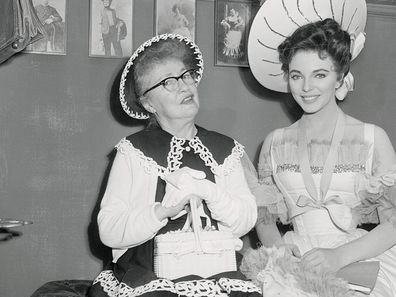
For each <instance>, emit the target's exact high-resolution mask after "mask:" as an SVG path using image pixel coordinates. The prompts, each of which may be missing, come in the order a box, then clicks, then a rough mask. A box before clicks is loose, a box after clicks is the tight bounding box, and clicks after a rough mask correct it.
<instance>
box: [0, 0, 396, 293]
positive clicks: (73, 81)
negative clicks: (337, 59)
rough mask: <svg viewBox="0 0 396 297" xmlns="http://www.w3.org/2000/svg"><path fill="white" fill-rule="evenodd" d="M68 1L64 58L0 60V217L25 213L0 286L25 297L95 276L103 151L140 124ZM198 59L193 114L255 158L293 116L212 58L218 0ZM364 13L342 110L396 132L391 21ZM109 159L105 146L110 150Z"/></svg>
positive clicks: (245, 76)
mask: <svg viewBox="0 0 396 297" xmlns="http://www.w3.org/2000/svg"><path fill="white" fill-rule="evenodd" d="M67 2H68V16H67V18H68V42H67V45H68V53H67V55H66V56H50V55H35V54H20V55H17V56H16V57H14V58H12V59H11V60H10V61H9V62H7V63H6V64H3V65H1V66H0V90H1V92H0V195H1V196H0V217H12V218H23V219H27V220H32V221H33V222H34V224H33V225H30V226H25V227H22V228H18V229H16V230H17V231H19V232H21V235H20V236H18V237H16V238H14V239H12V240H10V241H7V242H1V243H0V255H1V256H0V257H1V269H0V292H1V296H4V297H24V296H29V295H30V294H31V293H32V292H33V291H34V290H35V289H36V288H38V287H39V286H40V285H42V284H43V283H45V282H47V281H50V280H57V279H58V280H59V279H93V278H94V277H95V276H96V275H97V273H98V272H99V271H100V269H101V267H102V260H103V258H104V257H105V256H106V255H107V254H106V253H105V252H103V247H102V246H101V245H100V243H99V241H98V239H97V237H96V236H95V232H94V231H95V224H94V223H93V222H94V221H95V219H94V217H95V214H96V212H97V207H96V205H97V201H98V199H99V198H100V197H101V195H102V193H103V184H104V181H105V180H106V173H107V171H108V164H109V154H110V153H111V151H112V148H113V146H114V145H115V144H116V143H117V142H118V141H119V140H120V139H121V138H122V137H124V136H126V135H129V134H131V133H133V132H135V131H137V130H138V129H140V126H136V125H132V123H130V122H129V121H127V120H126V118H125V117H122V116H120V114H121V113H120V112H119V110H118V109H117V106H116V104H113V103H111V100H110V97H111V96H110V95H111V93H112V90H113V91H114V90H115V89H116V88H115V87H114V84H113V81H114V79H115V78H116V76H117V73H118V71H119V70H120V67H121V66H122V64H123V63H124V62H125V60H123V59H103V58H89V57H88V42H87V40H88V27H89V25H88V18H87V16H88V15H89V1H87V0H86V1H67ZM153 8H154V2H153V0H150V1H149V0H136V1H135V9H134V25H135V27H134V45H135V47H136V46H138V45H139V44H140V43H141V42H143V41H145V40H146V39H148V38H149V37H151V36H152V34H153ZM196 15H197V35H196V36H197V38H196V41H197V43H198V44H199V46H200V48H201V50H202V52H203V55H204V58H205V61H206V65H205V70H206V72H205V76H204V79H203V81H202V83H201V85H200V87H199V92H200V98H201V103H202V104H201V106H202V108H201V111H200V114H199V116H198V120H197V121H198V123H199V124H200V125H202V126H205V127H208V128H211V129H214V130H218V131H220V132H223V133H226V134H228V135H230V136H233V137H235V138H236V139H238V140H239V141H240V142H241V143H243V144H245V146H246V149H247V152H248V154H249V156H250V157H251V158H252V159H255V158H256V156H257V151H258V148H259V145H260V144H261V142H262V140H263V139H264V137H265V136H266V135H267V134H268V133H269V132H270V131H271V130H272V129H274V128H276V127H280V126H285V125H288V124H290V123H291V121H292V119H293V117H294V115H293V113H291V112H290V110H289V106H290V104H289V102H290V98H289V97H288V96H287V95H282V94H278V93H275V92H271V91H269V90H266V89H264V88H263V87H261V86H260V85H258V84H257V83H256V82H255V81H254V79H253V77H252V76H251V74H250V71H249V69H248V68H237V67H214V66H213V65H214V32H213V30H214V29H213V28H214V2H213V0H212V1H208V0H206V1H204V0H198V1H197V14H196ZM394 21H395V20H394V19H392V18H388V17H386V18H383V17H380V16H373V15H371V16H370V17H369V19H368V24H367V30H366V31H367V37H368V41H367V44H366V48H365V49H364V50H363V53H362V54H361V56H360V57H359V58H358V63H356V65H354V66H353V72H354V74H355V77H356V90H355V91H354V92H353V93H352V94H351V95H350V96H349V98H347V100H346V102H345V103H344V104H343V106H344V109H345V110H346V111H347V112H349V113H350V114H352V115H354V116H356V117H358V118H360V119H362V120H365V121H369V122H373V123H376V124H379V125H381V126H383V127H384V128H385V129H386V130H387V131H388V132H389V134H390V137H391V140H392V141H393V142H395V141H396V129H395V128H396V121H394V120H393V118H394V114H395V112H396V102H395V100H394V93H395V91H396V84H395V83H394V82H395V81H396V71H395V65H396V63H395V57H396V50H395V48H396V33H395V32H396V24H395V22H394ZM110 156H111V154H110ZM89 231H92V232H89Z"/></svg>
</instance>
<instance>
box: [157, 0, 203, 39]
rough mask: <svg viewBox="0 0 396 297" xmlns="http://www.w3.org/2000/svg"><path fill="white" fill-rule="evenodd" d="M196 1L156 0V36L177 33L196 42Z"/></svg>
mask: <svg viewBox="0 0 396 297" xmlns="http://www.w3.org/2000/svg"><path fill="white" fill-rule="evenodd" d="M195 11H196V0H156V2H155V34H163V33H175V34H180V35H183V36H186V37H188V38H190V39H192V40H195Z"/></svg>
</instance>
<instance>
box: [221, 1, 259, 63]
mask: <svg viewBox="0 0 396 297" xmlns="http://www.w3.org/2000/svg"><path fill="white" fill-rule="evenodd" d="M259 8H260V2H259V1H257V0H254V1H252V0H216V5H215V55H214V56H215V66H238V67H249V62H248V57H247V40H248V37H249V30H250V26H251V23H252V21H253V18H254V16H255V15H256V13H257V11H258V10H259Z"/></svg>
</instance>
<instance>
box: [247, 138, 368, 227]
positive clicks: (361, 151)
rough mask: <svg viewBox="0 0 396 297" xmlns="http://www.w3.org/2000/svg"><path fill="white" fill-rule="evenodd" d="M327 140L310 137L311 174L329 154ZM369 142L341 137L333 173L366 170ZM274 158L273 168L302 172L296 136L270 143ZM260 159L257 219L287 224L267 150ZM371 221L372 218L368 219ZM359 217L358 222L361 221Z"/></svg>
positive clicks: (256, 193)
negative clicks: (321, 140)
mask: <svg viewBox="0 0 396 297" xmlns="http://www.w3.org/2000/svg"><path fill="white" fill-rule="evenodd" d="M329 148H330V142H328V141H325V142H317V141H312V142H311V143H309V144H308V155H309V159H310V163H311V170H312V172H313V174H320V173H322V172H323V164H324V163H325V160H326V158H327V155H328V151H329ZM369 149H370V145H369V144H366V143H364V142H362V141H360V140H344V141H342V142H341V144H340V146H339V149H338V162H337V164H336V166H335V169H334V172H335V173H342V172H358V173H362V172H365V170H366V160H367V158H368V155H369ZM272 151H273V158H274V161H275V164H277V168H276V172H277V173H280V172H285V171H290V172H301V170H300V165H299V164H298V159H299V158H298V153H297V151H298V144H297V141H296V140H295V139H291V138H286V139H285V140H284V141H282V142H281V143H277V144H275V145H274V146H273V149H272ZM260 158H261V160H262V161H261V163H260V164H259V165H258V175H259V184H260V186H259V187H257V189H255V191H254V194H255V196H256V198H257V205H258V207H259V208H258V219H257V223H264V224H270V223H274V222H276V221H277V220H280V221H281V222H282V223H284V224H287V223H289V221H288V213H287V207H286V202H285V200H284V197H283V195H282V193H281V192H280V190H279V189H278V187H277V186H276V184H275V182H274V180H273V168H272V162H271V156H270V154H269V153H268V152H267V153H263V154H262V155H261V156H260ZM366 220H369V221H370V222H371V221H373V220H374V219H373V218H371V219H367V218H366ZM363 222H365V221H362V222H360V223H363Z"/></svg>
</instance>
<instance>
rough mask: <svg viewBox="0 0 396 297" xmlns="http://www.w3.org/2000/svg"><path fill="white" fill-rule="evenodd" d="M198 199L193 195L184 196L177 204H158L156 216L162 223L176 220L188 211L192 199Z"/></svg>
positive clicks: (155, 209) (155, 210)
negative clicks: (170, 219) (169, 219)
mask: <svg viewBox="0 0 396 297" xmlns="http://www.w3.org/2000/svg"><path fill="white" fill-rule="evenodd" d="M193 197H196V196H195V195H193V194H190V195H187V196H184V197H183V198H182V199H181V200H180V201H179V202H178V203H177V204H175V205H172V206H165V205H164V204H159V203H158V204H156V205H155V208H154V212H155V215H156V216H157V218H158V220H160V221H162V220H164V219H167V218H175V217H177V216H178V215H179V214H184V213H185V212H187V210H188V206H189V203H190V199H191V198H193Z"/></svg>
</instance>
